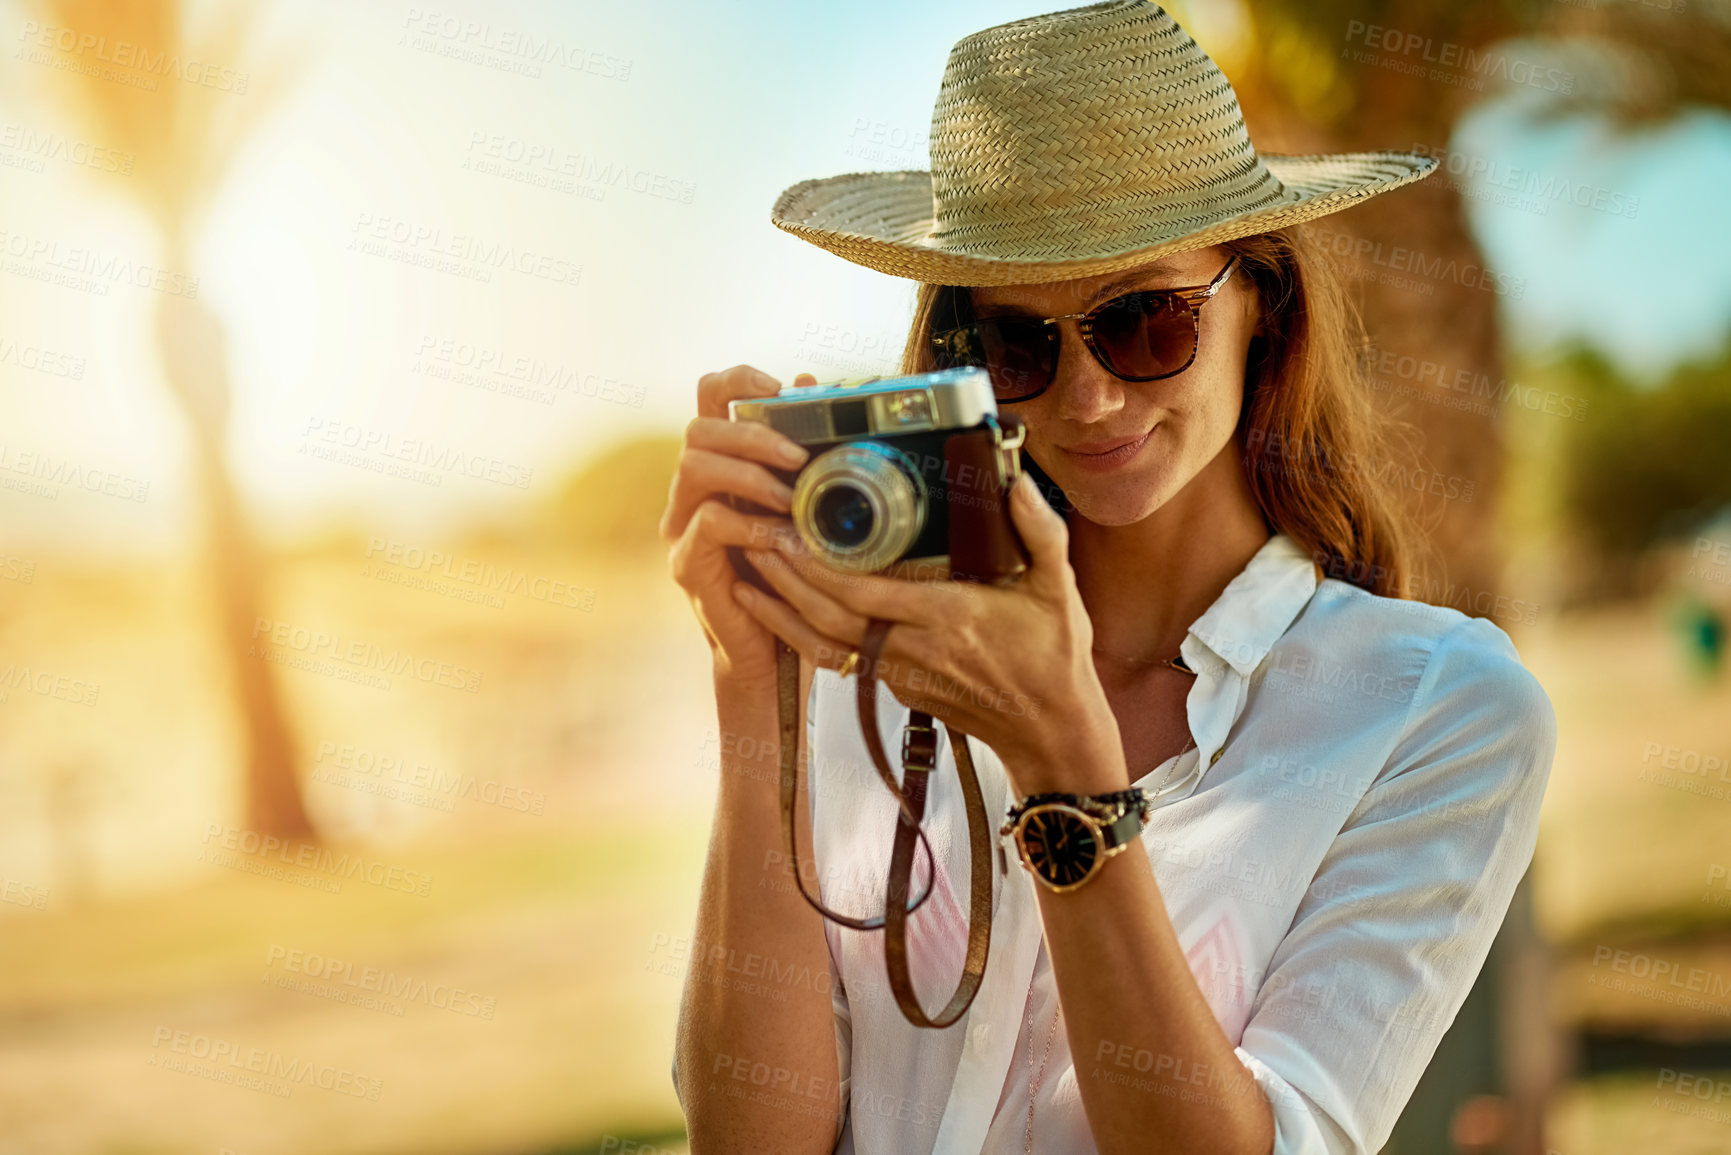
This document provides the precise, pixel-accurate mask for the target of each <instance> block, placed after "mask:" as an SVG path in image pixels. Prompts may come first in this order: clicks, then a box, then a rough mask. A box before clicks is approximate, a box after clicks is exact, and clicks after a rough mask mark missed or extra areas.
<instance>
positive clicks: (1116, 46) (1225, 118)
mask: <svg viewBox="0 0 1731 1155" xmlns="http://www.w3.org/2000/svg"><path fill="white" fill-rule="evenodd" d="M930 140H931V182H932V209H933V218H934V221H933V228H932V232H931V234H930V237H929V243H938V244H946V245H947V244H965V245H966V247H967V248H968V249H969V251H972V252H976V253H980V254H982V255H990V254H993V253H994V252H995V251H997V250H1000V249H1001V250H1002V251H1003V252H1004V253H1005V254H1006V255H1008V254H1009V253H1012V252H1022V251H1025V249H1026V246H1027V240H1028V238H1027V228H1028V225H1029V224H1030V223H1031V222H1035V221H1040V222H1044V223H1045V224H1046V225H1047V226H1050V225H1052V224H1053V223H1062V224H1064V225H1065V226H1066V227H1067V228H1069V229H1079V230H1081V232H1082V233H1083V234H1087V235H1089V236H1091V237H1092V238H1093V239H1094V240H1095V241H1098V243H1100V244H1102V245H1105V246H1107V249H1109V248H1110V247H1111V246H1112V243H1113V239H1114V237H1115V236H1118V235H1121V234H1122V231H1123V230H1124V229H1126V228H1130V227H1146V226H1147V225H1148V224H1150V223H1151V222H1155V221H1160V222H1165V223H1168V224H1171V225H1173V226H1181V225H1183V223H1184V222H1185V221H1186V220H1189V219H1203V218H1205V217H1207V216H1208V215H1209V214H1212V213H1218V211H1219V208H1220V206H1221V204H1222V203H1223V202H1225V203H1230V204H1231V205H1232V206H1233V207H1234V209H1235V210H1236V211H1253V210H1255V209H1258V208H1262V207H1265V206H1268V205H1272V204H1278V203H1280V202H1281V201H1282V200H1284V199H1289V197H1288V195H1287V193H1286V190H1285V189H1283V187H1282V186H1281V184H1280V182H1279V181H1278V180H1277V179H1275V177H1274V176H1273V174H1271V173H1270V172H1269V171H1268V169H1267V168H1266V167H1264V166H1263V164H1262V162H1261V161H1260V160H1259V159H1258V157H1257V155H1256V149H1255V148H1254V147H1253V146H1252V145H1251V143H1250V135H1249V133H1248V132H1247V131H1246V130H1245V127H1244V116H1243V113H1242V111H1241V110H1240V109H1239V106H1238V97H1237V95H1236V94H1235V93H1234V92H1233V90H1232V84H1231V82H1230V81H1228V80H1227V79H1226V75H1225V73H1223V72H1221V70H1220V68H1219V66H1218V65H1216V64H1215V63H1214V61H1213V60H1212V59H1210V58H1209V56H1208V54H1207V53H1205V52H1203V51H1202V49H1201V47H1200V46H1199V45H1198V44H1197V43H1196V41H1195V40H1193V39H1191V37H1190V35H1189V34H1188V33H1187V32H1185V31H1184V29H1183V28H1181V27H1179V25H1178V23H1177V21H1175V20H1173V19H1172V17H1171V16H1170V15H1169V14H1168V13H1167V12H1166V11H1165V10H1164V9H1163V8H1161V7H1160V6H1159V5H1157V4H1151V3H1148V2H1147V0H1108V2H1107V3H1102V4H1092V5H1089V6H1087V7H1083V8H1073V9H1069V10H1067V11H1063V12H1053V13H1048V14H1046V15H1042V16H1034V17H1030V18H1028V19H1025V20H1018V21H1014V22H1012V23H1009V24H1002V25H999V26H997V27H994V28H987V29H985V30H983V31H981V32H976V33H974V34H972V35H970V36H967V37H965V38H964V39H962V40H960V41H958V42H957V44H956V46H955V47H954V48H953V49H951V51H950V57H949V62H948V64H947V65H946V66H945V68H944V77H943V83H942V85H941V86H940V88H939V92H938V99H937V103H936V105H935V106H934V107H933V110H932V130H931V137H930ZM1073 239H1074V238H1073ZM1084 243H1088V242H1087V241H1086V239H1084ZM1102 251H1106V250H1102Z"/></svg>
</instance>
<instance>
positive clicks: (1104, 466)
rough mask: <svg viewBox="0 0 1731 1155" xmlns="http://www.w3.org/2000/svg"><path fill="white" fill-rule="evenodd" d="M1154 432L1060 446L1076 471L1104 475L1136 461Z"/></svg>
mask: <svg viewBox="0 0 1731 1155" xmlns="http://www.w3.org/2000/svg"><path fill="white" fill-rule="evenodd" d="M1153 435H1154V430H1152V429H1150V430H1149V431H1148V432H1146V433H1144V434H1142V435H1140V436H1131V437H1114V438H1112V440H1110V441H1084V442H1082V443H1081V444H1080V445H1067V446H1061V447H1060V448H1062V449H1063V450H1064V454H1065V456H1067V457H1069V459H1070V460H1071V462H1072V463H1074V465H1075V467H1076V468H1077V469H1084V470H1087V471H1088V472H1090V473H1105V472H1108V471H1110V470H1114V469H1123V468H1125V467H1126V466H1128V465H1129V464H1130V463H1131V462H1132V461H1134V460H1136V458H1137V457H1138V456H1140V454H1141V453H1142V450H1143V448H1144V447H1146V446H1147V444H1148V439H1149V438H1150V437H1152V436H1153Z"/></svg>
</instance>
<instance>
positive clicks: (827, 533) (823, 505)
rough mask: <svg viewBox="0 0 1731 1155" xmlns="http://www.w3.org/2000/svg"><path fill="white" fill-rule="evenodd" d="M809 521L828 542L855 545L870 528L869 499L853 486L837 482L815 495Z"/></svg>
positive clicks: (870, 509)
mask: <svg viewBox="0 0 1731 1155" xmlns="http://www.w3.org/2000/svg"><path fill="white" fill-rule="evenodd" d="M812 523H813V524H814V525H816V526H817V531H818V533H820V534H821V535H823V539H824V540H825V541H827V542H829V543H830V544H831V545H834V546H840V547H843V548H846V547H849V546H856V545H859V544H860V543H861V542H863V541H864V540H865V539H866V537H867V535H868V534H870V533H871V531H872V506H871V502H869V501H867V500H866V496H865V494H863V493H861V492H860V491H859V490H857V489H855V488H854V487H853V486H851V485H838V486H836V487H835V488H833V489H830V490H827V491H826V492H825V493H824V494H823V496H822V497H819V498H818V499H817V507H816V508H815V509H813V510H812Z"/></svg>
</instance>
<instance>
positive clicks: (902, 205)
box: [770, 152, 1437, 286]
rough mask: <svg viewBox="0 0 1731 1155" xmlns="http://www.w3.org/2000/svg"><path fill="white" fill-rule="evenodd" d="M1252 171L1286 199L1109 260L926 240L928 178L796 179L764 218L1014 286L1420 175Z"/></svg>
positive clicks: (1217, 236) (1315, 207)
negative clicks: (1269, 176) (984, 250)
mask: <svg viewBox="0 0 1731 1155" xmlns="http://www.w3.org/2000/svg"><path fill="white" fill-rule="evenodd" d="M1261 160H1262V163H1263V164H1264V165H1266V166H1267V168H1268V170H1269V172H1271V173H1273V174H1274V176H1275V178H1276V179H1278V180H1279V181H1280V183H1281V184H1282V185H1283V186H1284V187H1285V190H1286V194H1287V197H1286V199H1283V200H1281V201H1280V202H1279V203H1277V204H1273V205H1267V206H1264V207H1261V208H1257V209H1253V210H1250V211H1248V212H1242V213H1237V214H1226V213H1221V214H1215V215H1209V216H1198V217H1192V218H1188V219H1179V220H1176V221H1173V220H1163V221H1158V222H1150V224H1149V226H1148V228H1147V229H1146V231H1145V232H1143V233H1142V234H1140V235H1137V234H1135V233H1132V234H1131V235H1129V236H1127V237H1125V238H1124V242H1123V243H1122V244H1121V245H1120V246H1119V247H1117V248H1116V250H1115V251H1113V252H1104V253H1088V254H1080V255H1078V254H1072V253H1065V252H1064V251H1063V248H1062V239H1061V237H1048V238H1046V241H1045V243H1046V245H1047V247H1048V251H1050V252H1052V253H1053V254H1054V255H1051V256H1047V255H1045V253H1042V254H1040V255H1038V256H1030V257H1028V258H1005V257H1003V256H999V255H987V254H979V253H969V252H966V251H964V250H962V249H958V248H954V247H939V246H938V245H936V244H934V243H933V242H932V240H931V232H932V229H933V224H934V222H933V218H932V180H931V174H930V173H929V172H921V171H904V172H854V173H844V174H842V175H841V176H832V177H825V178H823V179H821V180H808V181H801V182H800V183H799V184H796V185H794V186H792V187H791V188H789V189H787V190H786V191H784V192H783V193H782V194H781V196H779V197H778V198H776V202H775V207H774V208H773V209H772V210H771V211H770V219H771V220H772V221H773V222H774V223H775V225H776V226H777V227H778V228H782V229H785V230H787V231H788V232H790V233H792V234H793V235H795V236H797V237H799V238H801V239H802V240H807V241H810V242H811V243H812V244H814V245H817V246H818V247H820V248H823V249H827V250H829V251H830V252H832V253H835V254H836V255H837V256H839V257H844V258H846V259H847V260H850V261H852V262H854V263H855V264H858V265H864V266H865V267H866V268H868V269H876V270H877V271H878V272H880V273H888V274H890V275H891V276H895V277H908V278H911V279H913V280H917V281H927V282H930V283H933V284H944V285H970V286H972V285H1022V284H1039V283H1042V282H1047V281H1062V280H1071V279H1074V278H1078V277H1092V276H1099V275H1102V274H1105V273H1115V272H1118V271H1120V270H1122V269H1129V268H1134V267H1135V266H1137V265H1141V264H1145V263H1147V262H1149V261H1152V260H1155V259H1157V258H1159V257H1163V256H1167V255H1169V254H1172V253H1183V252H1189V251H1191V250H1193V249H1202V248H1207V247H1208V246H1210V245H1217V244H1220V243H1221V242H1223V241H1230V240H1234V239H1236V238H1238V237H1246V236H1251V235H1253V234H1255V233H1266V232H1272V231H1273V230H1275V229H1280V228H1285V227H1286V226H1288V225H1295V224H1298V223H1300V222H1301V221H1308V220H1314V219H1315V218H1317V217H1321V216H1327V215H1328V214H1329V213H1337V212H1339V211H1341V210H1342V209H1347V208H1351V207H1352V206H1354V205H1356V204H1361V203H1363V202H1364V201H1366V200H1369V199H1370V198H1371V197H1374V196H1378V195H1380V194H1382V193H1385V192H1389V191H1391V190H1393V189H1397V188H1400V187H1401V186H1402V185H1406V184H1411V183H1412V182H1413V181H1416V180H1419V179H1420V178H1422V177H1424V176H1427V175H1429V174H1430V173H1431V172H1432V171H1433V170H1434V169H1435V168H1436V166H1437V162H1436V160H1435V158H1433V157H1429V156H1425V155H1424V154H1422V153H1405V152H1347V153H1331V154H1325V155H1319V156H1282V155H1268V154H1264V155H1263V156H1262V157H1261Z"/></svg>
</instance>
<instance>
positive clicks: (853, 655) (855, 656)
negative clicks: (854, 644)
mask: <svg viewBox="0 0 1731 1155" xmlns="http://www.w3.org/2000/svg"><path fill="white" fill-rule="evenodd" d="M858 668H859V651H858V650H849V651H848V655H847V660H846V661H845V662H843V663H842V664H841V668H840V669H839V670H837V671H836V673H837V674H839V675H841V676H842V677H844V678H845V677H848V676H849V675H851V674H852V673H853V672H854V670H856V669H858Z"/></svg>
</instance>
